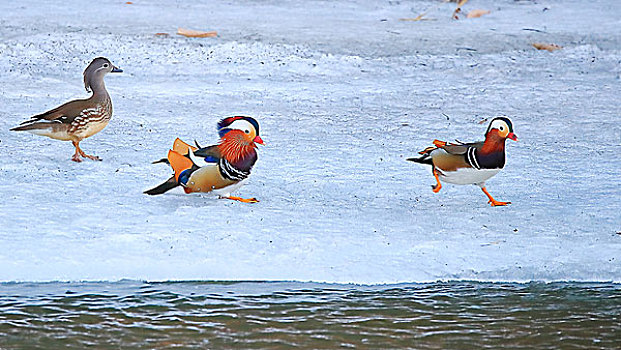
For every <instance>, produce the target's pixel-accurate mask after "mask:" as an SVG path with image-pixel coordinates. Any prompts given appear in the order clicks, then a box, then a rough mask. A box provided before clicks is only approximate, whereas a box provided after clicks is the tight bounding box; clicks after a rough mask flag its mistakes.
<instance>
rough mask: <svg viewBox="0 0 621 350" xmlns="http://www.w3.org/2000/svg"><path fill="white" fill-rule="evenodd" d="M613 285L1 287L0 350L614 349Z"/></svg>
mask: <svg viewBox="0 0 621 350" xmlns="http://www.w3.org/2000/svg"><path fill="white" fill-rule="evenodd" d="M620 292H621V285H619V284H584V283H553V284H543V283H530V284H497V283H468V282H460V283H433V284H413V285H392V286H372V287H369V286H355V285H328V284H315V283H288V282H240V283H215V282H179V283H143V282H117V283H36V284H34V283H8V284H0V349H16V348H28V349H51V348H69V349H83V348H85V347H87V346H96V348H98V349H118V348H123V349H133V348H149V349H169V348H174V347H179V348H282V347H289V346H293V347H300V348H408V347H410V348H417V349H446V348H452V349H456V348H499V347H510V348H516V349H532V348H535V347H536V348H555V349H556V348H563V349H615V348H619V347H621V316H620V315H621V293H620Z"/></svg>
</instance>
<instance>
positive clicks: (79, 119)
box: [11, 57, 122, 162]
mask: <svg viewBox="0 0 621 350" xmlns="http://www.w3.org/2000/svg"><path fill="white" fill-rule="evenodd" d="M120 72H122V70H121V69H119V68H118V67H115V66H114V65H113V64H112V63H111V62H110V60H108V59H107V58H104V57H98V58H95V59H94V60H93V61H92V62H91V63H90V64H89V65H88V67H86V69H85V70H84V87H85V88H86V91H87V92H92V93H93V95H92V96H91V97H89V98H87V99H81V100H73V101H70V102H67V103H65V104H63V105H61V106H59V107H56V108H54V109H52V110H49V111H47V112H45V113H41V114H38V115H35V116H33V117H31V118H30V119H28V120H26V121H24V122H23V123H21V124H20V126H18V127H15V128H13V129H11V131H28V132H30V133H33V134H36V135H42V136H47V137H50V138H53V139H56V140H62V141H71V142H72V143H73V146H74V147H75V153H74V154H73V157H71V160H73V161H74V162H81V161H82V158H81V157H84V158H88V159H92V160H101V159H100V158H99V157H97V156H93V155H88V154H86V153H84V151H82V149H81V148H80V141H82V140H84V139H85V138H87V137H90V136H93V135H95V134H96V133H98V132H100V131H101V130H102V129H103V128H105V127H106V125H108V122H109V121H110V118H111V117H112V101H111V100H110V95H109V94H108V91H107V90H106V86H105V84H104V76H105V75H106V74H108V73H120Z"/></svg>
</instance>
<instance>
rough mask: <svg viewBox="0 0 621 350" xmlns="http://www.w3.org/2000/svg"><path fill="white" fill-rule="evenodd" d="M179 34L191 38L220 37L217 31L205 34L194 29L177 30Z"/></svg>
mask: <svg viewBox="0 0 621 350" xmlns="http://www.w3.org/2000/svg"><path fill="white" fill-rule="evenodd" d="M177 34H179V35H183V36H187V37H189V38H210V37H214V36H218V32H216V31H212V32H203V31H201V30H192V29H185V28H179V29H177Z"/></svg>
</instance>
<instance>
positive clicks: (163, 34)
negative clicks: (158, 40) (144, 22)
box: [155, 33, 170, 37]
mask: <svg viewBox="0 0 621 350" xmlns="http://www.w3.org/2000/svg"><path fill="white" fill-rule="evenodd" d="M155 36H163V37H168V36H170V34H168V33H155Z"/></svg>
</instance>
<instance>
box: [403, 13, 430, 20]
mask: <svg viewBox="0 0 621 350" xmlns="http://www.w3.org/2000/svg"><path fill="white" fill-rule="evenodd" d="M424 15H425V14H424V13H423V14H420V15H418V16H416V17H415V18H399V20H400V21H410V22H416V21H420V20H422V19H423V16H424Z"/></svg>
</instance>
